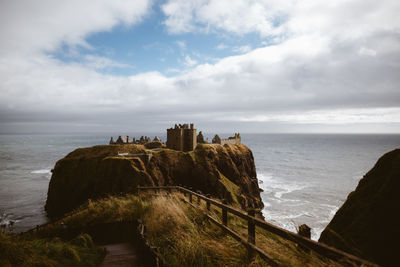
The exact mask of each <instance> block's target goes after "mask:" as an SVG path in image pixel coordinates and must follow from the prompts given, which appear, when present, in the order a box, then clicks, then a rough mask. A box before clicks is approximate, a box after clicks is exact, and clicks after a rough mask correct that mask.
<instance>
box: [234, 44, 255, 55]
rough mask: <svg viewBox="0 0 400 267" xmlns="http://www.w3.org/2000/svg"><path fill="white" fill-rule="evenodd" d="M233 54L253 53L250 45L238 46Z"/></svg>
mask: <svg viewBox="0 0 400 267" xmlns="http://www.w3.org/2000/svg"><path fill="white" fill-rule="evenodd" d="M232 51H233V52H239V53H247V52H250V51H251V46H250V45H242V46H236V47H234V48H233V49H232Z"/></svg>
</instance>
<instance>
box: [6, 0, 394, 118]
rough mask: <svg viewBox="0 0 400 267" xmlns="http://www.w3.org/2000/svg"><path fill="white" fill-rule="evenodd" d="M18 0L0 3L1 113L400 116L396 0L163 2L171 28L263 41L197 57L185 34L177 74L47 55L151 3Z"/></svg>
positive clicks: (132, 19)
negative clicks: (122, 72)
mask: <svg viewBox="0 0 400 267" xmlns="http://www.w3.org/2000/svg"><path fill="white" fill-rule="evenodd" d="M16 3H17V2H16V1H14V2H9V3H7V4H5V2H4V1H3V2H1V4H0V5H1V6H0V12H1V14H0V15H1V16H0V22H1V23H0V27H1V28H0V29H1V32H2V33H4V35H3V36H2V41H3V40H4V42H1V43H0V48H1V49H0V122H20V121H22V122H26V121H32V122H35V121H43V120H52V119H53V120H57V121H60V120H65V121H69V120H79V119H83V118H89V119H93V120H97V121H98V122H99V123H100V124H101V123H103V121H104V122H114V121H118V120H121V121H123V122H126V119H127V118H129V121H131V120H132V121H134V122H139V121H145V120H148V121H149V123H152V122H153V121H172V120H189V121H192V120H197V121H204V122H205V123H207V122H210V121H217V122H218V123H220V122H221V121H223V120H225V121H237V122H238V123H241V122H277V121H283V122H289V123H325V124H329V123H351V122H352V121H353V122H356V121H359V122H362V123H369V122H373V123H399V116H400V115H399V103H400V92H399V90H398V86H399V84H400V77H399V75H398V73H400V65H399V64H398V62H400V53H399V49H400V48H399V47H400V36H399V32H400V31H399V28H400V22H399V16H398V14H399V11H400V10H399V4H398V2H397V1H383V2H379V3H378V2H375V1H371V0H363V1H361V0H352V1H341V0H340V1H335V2H329V3H328V2H320V1H311V0H304V1H283V2H282V1H239V0H236V1H235V0H234V1H224V0H218V1H214V0H210V1H178V0H171V1H168V2H167V3H166V4H165V5H164V6H163V11H164V12H165V14H166V15H167V16H168V17H167V19H166V21H165V25H166V27H167V28H168V30H169V31H170V32H171V33H182V32H189V31H204V32H207V31H215V30H218V31H225V32H228V33H233V34H239V35H243V34H246V33H258V34H260V35H261V36H267V37H269V38H270V39H268V45H269V46H267V47H263V48H257V49H254V50H252V51H250V49H249V48H248V47H247V48H246V47H243V48H241V49H242V53H244V54H241V55H237V56H231V57H226V58H223V59H220V60H218V61H216V62H215V63H213V64H198V62H197V61H196V60H195V59H193V58H191V57H190V56H189V55H188V53H190V55H194V54H193V51H189V49H190V47H189V46H186V43H184V42H183V40H181V42H182V43H181V44H179V43H177V45H178V46H180V47H181V48H182V49H183V48H185V49H186V50H185V51H186V52H185V54H182V55H184V59H185V61H184V62H183V63H184V64H185V65H186V66H187V67H188V69H187V70H185V71H180V70H176V69H173V68H170V69H169V70H168V73H171V74H174V76H172V77H167V76H165V75H163V74H161V73H159V72H154V71H153V72H148V73H141V74H138V75H134V76H128V77H124V76H114V75H109V74H101V73H99V72H97V71H96V70H99V69H103V68H107V67H127V66H125V65H124V64H121V63H118V62H114V61H111V60H110V59H108V58H104V57H98V56H86V60H83V63H82V64H78V63H64V62H61V61H59V60H57V59H54V58H52V57H50V56H47V54H46V53H45V52H43V51H49V50H54V49H56V48H58V47H60V45H62V44H68V45H70V47H71V48H72V49H73V47H74V46H79V45H86V46H87V44H86V43H85V38H86V37H87V36H88V35H89V34H91V33H94V32H98V31H107V30H110V29H112V27H114V26H116V25H118V24H121V23H122V24H129V25H131V24H135V23H138V22H140V21H141V20H142V19H143V17H144V16H145V15H146V14H147V11H148V9H149V5H150V4H149V2H144V1H139V2H136V1H135V2H134V3H132V4H130V3H127V2H125V1H120V2H119V1H118V2H115V1H113V2H112V3H111V2H107V3H106V2H98V3H97V4H96V5H91V4H88V3H86V2H85V3H83V2H78V1H76V2H72V1H68V2H65V3H61V4H60V3H57V4H56V3H53V1H49V2H48V3H46V4H47V5H43V6H42V5H40V8H38V7H37V6H39V5H35V4H30V3H31V2H30V1H28V2H27V3H26V5H27V7H20V6H16V5H17V4H16ZM18 3H21V2H18ZM143 3H145V4H143ZM59 5H61V6H59ZM42 9H43V10H42ZM70 10H73V11H70ZM64 13H65V14H67V13H68V15H65V14H64ZM71 14H72V15H71ZM88 14H89V15H88ZM94 14H96V15H94ZM279 19H281V21H280V22H278V20H279ZM271 40H272V41H271ZM183 44H184V45H183ZM217 48H218V47H217ZM238 49H239V47H238ZM91 53H93V54H94V53H95V51H92V52H91ZM196 58H197V57H196ZM202 60H204V59H203V58H202ZM121 114H125V115H121ZM124 116H125V117H124ZM96 118H98V119H96ZM132 123H133V122H132Z"/></svg>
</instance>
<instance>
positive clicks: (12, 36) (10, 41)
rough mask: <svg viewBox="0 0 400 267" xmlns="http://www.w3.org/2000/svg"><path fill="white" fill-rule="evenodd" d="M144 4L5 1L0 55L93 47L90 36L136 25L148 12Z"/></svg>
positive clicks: (1, 4)
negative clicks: (115, 27) (65, 47)
mask: <svg viewBox="0 0 400 267" xmlns="http://www.w3.org/2000/svg"><path fill="white" fill-rule="evenodd" d="M151 2H152V1H150V0H143V1H123V0H116V1H107V0H100V1H95V2H93V1H79V0H70V1H52V0H42V1H30V0H25V1H1V2H0V10H1V16H0V32H1V34H2V41H1V42H0V55H1V54H2V53H7V54H8V55H9V54H10V53H15V54H18V55H21V54H22V53H27V54H29V53H34V52H37V51H52V50H54V49H57V48H59V47H60V45H62V44H67V45H70V46H74V45H78V46H84V47H90V46H89V45H88V44H87V43H86V41H85V37H87V35H88V34H91V33H95V32H100V31H109V30H111V29H112V28H113V27H114V26H116V25H118V24H125V25H132V24H135V23H138V22H140V21H141V20H142V19H143V17H144V16H145V15H146V14H147V13H148V11H149V9H150V5H151Z"/></svg>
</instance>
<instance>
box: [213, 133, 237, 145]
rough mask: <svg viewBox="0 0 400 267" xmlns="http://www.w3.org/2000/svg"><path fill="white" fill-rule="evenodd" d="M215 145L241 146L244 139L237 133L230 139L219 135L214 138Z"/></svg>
mask: <svg viewBox="0 0 400 267" xmlns="http://www.w3.org/2000/svg"><path fill="white" fill-rule="evenodd" d="M212 142H213V144H220V145H225V144H228V145H236V144H241V142H242V139H241V137H240V133H235V135H234V136H231V137H228V138H220V137H219V136H218V134H216V135H215V136H214V138H213V139H212Z"/></svg>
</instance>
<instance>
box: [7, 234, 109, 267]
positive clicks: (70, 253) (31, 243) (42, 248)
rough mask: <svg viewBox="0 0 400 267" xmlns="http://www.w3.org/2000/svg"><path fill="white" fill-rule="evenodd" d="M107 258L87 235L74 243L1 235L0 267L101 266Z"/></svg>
mask: <svg viewBox="0 0 400 267" xmlns="http://www.w3.org/2000/svg"><path fill="white" fill-rule="evenodd" d="M103 258H104V250H103V249H102V248H100V247H96V246H95V245H94V244H93V241H92V238H91V237H90V236H89V235H87V234H83V235H79V236H77V237H76V238H75V239H73V240H71V241H70V242H64V241H61V240H60V239H59V238H52V239H42V238H32V237H28V236H24V235H17V234H12V235H11V234H9V235H8V234H7V235H6V234H0V266H98V265H99V264H100V263H101V261H102V260H103Z"/></svg>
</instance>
